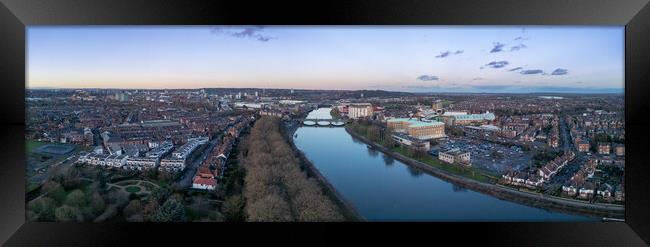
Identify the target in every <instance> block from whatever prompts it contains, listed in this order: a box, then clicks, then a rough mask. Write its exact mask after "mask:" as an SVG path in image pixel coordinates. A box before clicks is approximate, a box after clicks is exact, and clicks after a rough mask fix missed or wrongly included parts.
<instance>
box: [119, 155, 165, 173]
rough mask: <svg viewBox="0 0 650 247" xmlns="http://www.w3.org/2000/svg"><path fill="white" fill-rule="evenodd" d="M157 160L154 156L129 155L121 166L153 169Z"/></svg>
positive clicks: (129, 168)
mask: <svg viewBox="0 0 650 247" xmlns="http://www.w3.org/2000/svg"><path fill="white" fill-rule="evenodd" d="M158 162H159V159H158V158H155V157H129V158H128V159H127V160H126V164H125V166H124V167H123V168H124V169H127V170H138V171H142V170H149V169H155V168H156V166H157V165H158Z"/></svg>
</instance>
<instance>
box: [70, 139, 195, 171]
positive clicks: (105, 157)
mask: <svg viewBox="0 0 650 247" xmlns="http://www.w3.org/2000/svg"><path fill="white" fill-rule="evenodd" d="M207 142H208V138H207V137H198V138H189V139H188V140H187V142H186V143H185V144H183V145H181V146H179V147H177V148H176V149H175V150H174V151H173V152H172V150H173V149H174V144H173V143H171V142H163V143H161V144H159V145H158V146H157V147H155V148H153V149H151V150H150V151H148V152H146V153H145V154H144V155H139V154H138V155H127V154H121V153H96V152H92V153H88V154H85V155H82V156H80V157H79V160H78V162H80V163H86V164H90V165H96V166H102V167H107V168H118V169H124V170H139V171H144V170H150V169H159V170H160V171H165V172H179V171H182V170H183V169H185V165H186V163H187V160H188V158H189V156H190V154H192V153H193V152H194V151H195V150H196V149H197V148H198V147H199V146H200V145H203V144H206V143H207ZM170 153H171V155H170Z"/></svg>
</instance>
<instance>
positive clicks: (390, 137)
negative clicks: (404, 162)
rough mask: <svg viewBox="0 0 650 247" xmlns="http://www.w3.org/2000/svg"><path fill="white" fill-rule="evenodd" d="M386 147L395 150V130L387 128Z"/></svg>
mask: <svg viewBox="0 0 650 247" xmlns="http://www.w3.org/2000/svg"><path fill="white" fill-rule="evenodd" d="M383 144H384V147H387V148H393V147H395V140H394V139H393V130H392V129H391V128H386V130H385V131H384V140H383Z"/></svg>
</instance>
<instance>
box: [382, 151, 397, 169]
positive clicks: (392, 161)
mask: <svg viewBox="0 0 650 247" xmlns="http://www.w3.org/2000/svg"><path fill="white" fill-rule="evenodd" d="M381 157H382V158H383V159H384V164H386V166H393V164H395V159H393V157H391V156H390V155H386V154H383V153H382V154H381Z"/></svg>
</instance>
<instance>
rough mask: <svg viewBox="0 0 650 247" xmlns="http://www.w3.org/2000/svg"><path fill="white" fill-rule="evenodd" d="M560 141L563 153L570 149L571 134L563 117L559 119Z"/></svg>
mask: <svg viewBox="0 0 650 247" xmlns="http://www.w3.org/2000/svg"><path fill="white" fill-rule="evenodd" d="M560 140H561V141H562V145H561V147H562V149H564V150H565V151H567V150H570V149H571V133H570V132H569V127H568V126H567V123H566V119H565V118H564V117H560Z"/></svg>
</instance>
